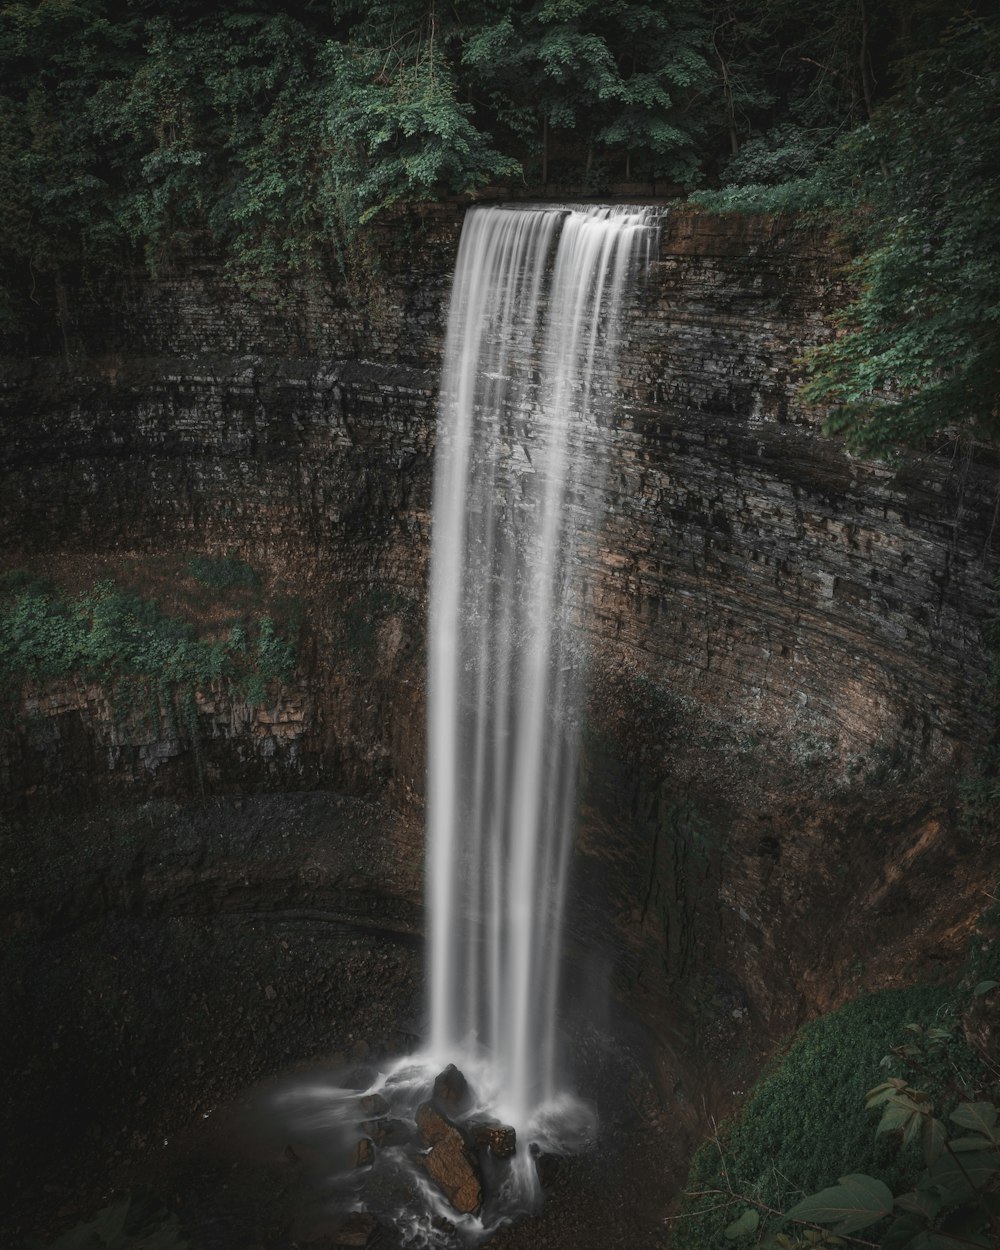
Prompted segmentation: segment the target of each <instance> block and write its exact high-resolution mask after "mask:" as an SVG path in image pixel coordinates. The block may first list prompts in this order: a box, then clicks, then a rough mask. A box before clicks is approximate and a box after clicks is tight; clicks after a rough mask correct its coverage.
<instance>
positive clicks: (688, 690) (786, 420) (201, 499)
mask: <svg viewBox="0 0 1000 1250" xmlns="http://www.w3.org/2000/svg"><path fill="white" fill-rule="evenodd" d="M460 218H461V208H460V207H459V206H455V205H443V206H439V207H437V208H435V209H431V210H428V211H427V212H426V213H425V214H424V216H423V217H422V218H420V219H413V220H411V221H409V222H408V223H405V224H406V229H407V230H408V231H409V232H410V238H411V243H410V244H408V245H407V246H405V247H402V246H396V247H395V248H392V247H390V249H389V250H388V252H387V256H386V261H387V263H386V266H385V270H384V274H383V277H382V279H381V284H380V287H379V289H378V290H377V291H375V292H373V296H372V303H371V306H370V307H367V308H365V307H360V306H359V305H358V303H357V302H356V301H354V300H352V299H351V297H350V296H349V295H348V293H347V292H346V291H344V290H342V289H340V288H337V287H334V286H328V287H318V288H312V289H307V288H305V287H302V286H292V287H290V288H289V290H288V291H286V292H285V293H284V301H283V305H282V307H281V309H280V310H279V309H277V308H276V307H274V306H272V305H271V304H269V303H268V302H267V301H264V300H262V301H261V302H259V303H254V302H252V301H249V300H246V299H238V298H236V297H234V295H233V293H232V292H231V290H230V289H229V288H228V287H227V286H226V284H225V283H224V281H223V280H222V279H221V277H220V274H219V270H218V267H217V266H215V265H214V264H213V263H212V261H211V258H207V257H192V258H191V260H190V263H189V264H188V265H186V266H179V267H178V268H177V269H176V271H175V273H174V275H173V276H168V277H165V278H163V279H161V280H160V281H158V282H156V283H149V282H147V283H139V284H137V285H136V287H135V290H134V292H133V293H132V294H131V295H130V296H129V300H130V304H129V307H128V308H127V309H125V310H124V311H123V310H121V309H116V310H109V309H107V308H104V309H80V310H79V326H80V327H85V329H79V330H78V331H77V332H76V333H75V335H74V334H71V335H70V338H71V343H70V346H71V349H72V351H71V355H70V362H69V364H68V365H67V363H66V360H65V359H63V358H62V357H61V356H60V354H59V353H58V352H57V351H56V350H55V349H54V350H53V351H52V353H51V354H50V355H48V356H39V357H35V358H25V357H23V356H15V357H12V358H9V359H5V360H3V362H2V366H0V424H2V429H3V437H2V438H0V529H2V531H3V534H4V540H5V541H4V543H3V544H2V547H0V552H2V554H0V560H2V561H3V566H4V568H7V567H11V568H13V567H23V566H29V567H34V568H37V567H39V566H41V565H44V566H45V568H46V569H47V570H48V571H50V573H51V574H52V575H53V576H55V577H59V578H62V579H63V580H64V581H66V582H67V583H68V584H70V585H81V586H82V585H85V584H87V585H89V584H91V583H92V582H93V581H94V580H95V579H96V578H98V577H115V578H119V579H121V580H123V581H124V583H125V584H130V585H131V584H137V585H141V586H144V587H146V588H147V589H148V591H149V593H151V594H153V595H154V596H157V597H159V598H160V599H161V601H162V602H164V603H166V604H169V597H170V595H171V593H172V591H173V584H174V573H173V572H172V570H175V569H176V565H175V564H171V563H170V562H171V561H172V560H174V561H176V560H177V559H182V558H183V557H184V556H187V555H191V554H198V553H204V552H209V553H214V554H219V553H222V552H225V551H227V550H229V549H230V548H232V549H235V550H236V551H237V552H238V553H239V554H240V555H241V556H242V557H243V558H244V559H246V560H248V561H249V562H250V563H252V564H253V566H254V567H255V568H257V569H259V570H260V572H261V574H262V577H263V579H264V581H265V583H266V584H267V586H268V588H269V590H270V591H271V592H273V593H274V594H275V595H280V596H285V597H288V598H290V599H294V600H295V601H296V602H297V603H299V604H300V606H301V609H302V616H303V619H304V622H305V626H304V633H303V645H302V647H301V649H300V653H301V659H300V664H299V669H298V671H297V674H296V679H295V682H294V684H292V685H289V687H288V688H286V689H276V690H273V691H271V692H270V694H269V698H268V706H266V707H263V708H255V709H250V711H247V709H245V708H237V707H233V706H231V705H230V704H228V703H227V702H226V700H225V699H222V698H219V699H215V698H209V699H207V701H206V702H204V703H203V704H202V705H201V706H200V708H199V709H198V712H197V716H198V718H199V723H200V725H201V735H200V737H201V742H202V744H203V751H202V753H203V766H204V775H203V777H201V779H200V780H199V774H198V773H197V771H196V767H195V759H194V752H193V750H192V746H191V743H190V742H188V741H186V740H184V739H183V738H180V737H175V738H172V739H168V738H167V737H166V736H165V734H164V731H163V728H162V727H161V726H157V725H153V726H146V727H144V728H143V727H138V726H132V727H129V726H122V725H120V724H118V723H117V722H116V720H115V717H114V715H113V711H112V710H111V707H110V701H109V698H108V692H107V691H102V690H101V689H99V688H97V687H93V688H87V689H77V688H73V689H68V688H55V687H33V688H31V689H25V690H24V691H23V692H22V698H21V702H20V708H19V714H18V715H17V716H16V717H15V718H14V719H13V720H12V721H9V722H8V724H7V727H6V728H5V730H4V732H3V735H2V737H0V786H2V787H3V791H4V796H5V799H4V801H5V802H7V803H9V804H13V805H15V806H17V805H22V806H23V805H27V806H29V807H30V806H31V805H32V804H36V803H38V802H40V801H41V800H46V801H47V800H49V799H53V800H59V799H60V798H62V799H65V798H66V797H67V796H69V797H71V798H72V799H73V800H74V801H75V800H76V799H77V798H81V799H82V798H89V799H92V800H95V799H96V800H99V801H102V802H103V801H104V800H105V798H106V797H107V795H108V794H109V793H116V794H128V795H135V796H140V797H145V796H148V795H151V794H152V795H156V794H160V795H166V796H170V795H176V794H178V793H181V794H183V793H185V792H189V791H191V790H192V788H194V787H196V786H198V785H200V784H204V786H205V787H206V789H207V790H208V791H209V792H210V793H211V792H212V791H213V790H216V789H224V788H226V787H227V786H229V787H232V788H236V789H241V788H248V787H253V788H259V789H269V790H274V789H295V790H298V789H302V788H305V787H310V786H313V785H316V784H323V785H326V786H329V787H331V788H336V789H337V790H339V791H341V792H344V793H348V794H358V793H362V792H368V793H378V794H381V795H384V796H386V798H387V799H388V800H390V801H392V802H394V803H396V804H397V805H398V806H399V807H400V808H402V809H405V810H407V811H409V812H411V813H412V815H413V821H412V827H413V828H414V829H418V827H419V813H420V805H421V793H422V778H423V774H424V758H423V724H424V716H423V710H424V690H423V671H424V639H423V620H424V609H425V594H426V590H425V588H426V562H427V553H428V531H429V518H430V504H431V499H430V481H431V476H430V475H431V455H432V451H433V444H434V437H435V430H434V412H435V406H434V405H435V388H436V384H437V368H438V363H439V355H440V347H441V341H442V329H443V313H444V307H445V302H446V298H447V291H448V285H449V280H450V275H451V271H452V267H453V264H454V257H455V249H456V244H457V238H458V231H459V227H460ZM390 242H391V240H390ZM836 272H837V262H836V259H835V258H833V259H831V257H830V255H829V248H828V245H827V243H826V241H825V240H822V239H819V238H816V237H814V236H810V235H809V234H807V233H805V232H796V231H792V230H785V229H782V228H781V227H780V226H779V225H778V224H776V223H775V222H773V221H769V220H766V219H758V218H747V219H727V218H724V217H712V216H709V215H707V214H703V213H700V212H697V211H691V210H676V211H673V212H672V213H671V214H670V215H669V216H668V218H667V219H666V221H665V224H664V230H663V235H662V240H661V247H660V251H659V254H658V256H657V258H656V259H655V261H654V264H653V266H652V269H651V272H650V274H649V276H648V279H647V280H646V282H645V283H644V284H643V285H642V286H641V287H640V288H639V290H638V292H637V294H636V296H635V299H634V301H633V304H632V307H631V309H630V313H629V322H628V329H627V331H626V333H625V335H624V338H623V342H622V350H621V353H620V364H619V371H618V376H617V377H616V378H614V379H613V380H611V381H612V382H613V385H614V387H615V389H616V391H617V393H618V396H619V403H618V408H617V415H616V418H615V425H616V432H615V440H614V447H613V451H612V452H611V455H610V460H609V463H608V465H607V480H606V482H600V483H599V482H594V483H592V484H591V487H592V488H593V489H598V488H601V487H604V486H606V488H607V499H608V511H607V519H606V523H605V525H604V527H603V529H602V530H601V532H600V533H598V534H594V535H593V536H592V538H591V540H590V541H589V543H588V544H587V547H586V549H585V551H584V552H583V553H582V555H581V559H582V560H583V561H584V565H585V567H584V574H585V578H584V580H585V587H586V588H585V591H584V593H583V596H582V600H581V604H580V614H581V620H582V622H583V625H584V627H585V629H586V630H587V631H588V632H589V634H590V636H591V639H592V643H593V653H594V658H593V663H592V683H591V687H592V688H591V698H590V706H589V709H588V719H587V723H586V724H585V725H584V726H583V727H582V730H583V732H582V738H583V743H584V759H583V772H584V782H583V820H582V825H581V830H580V837H579V847H578V850H579V854H578V857H577V865H576V878H575V880H576V888H577V897H576V898H575V900H574V901H573V904H572V906H571V907H570V909H569V911H568V917H569V920H568V923H569V927H570V944H571V960H572V961H574V966H573V968H572V969H571V971H572V972H573V973H574V974H575V975H574V976H573V978H572V979H573V982H574V984H575V985H576V986H577V987H578V988H580V989H581V991H582V992H583V1002H582V1005H581V1011H582V1012H583V1013H584V1014H586V1012H587V1011H588V1009H589V1006H588V1002H587V1000H586V992H587V991H589V989H590V987H591V986H593V987H594V994H595V997H596V996H599V995H600V996H603V994H604V993H605V991H606V989H607V988H608V986H609V985H610V987H611V988H612V989H613V991H614V993H616V994H617V995H618V996H619V998H621V999H623V1000H624V1001H626V1002H627V1003H628V1004H629V1005H630V1006H631V1008H632V1009H633V1010H634V1011H635V1012H636V1014H637V1015H638V1017H639V1018H640V1020H641V1021H642V1022H643V1024H644V1026H645V1027H646V1028H648V1029H649V1030H650V1031H651V1033H652V1034H653V1035H654V1036H656V1037H658V1038H660V1039H668V1038H669V1039H672V1040H671V1045H672V1047H673V1051H674V1053H673V1054H668V1052H667V1050H666V1042H665V1041H664V1042H663V1052H662V1054H661V1055H660V1062H661V1064H662V1067H663V1071H664V1075H665V1077H667V1076H669V1080H668V1085H669V1087H675V1086H676V1088H677V1089H678V1090H679V1091H680V1092H678V1093H677V1095H676V1098H675V1100H674V1103H673V1104H672V1105H671V1108H670V1115H671V1117H672V1121H673V1122H674V1123H676V1124H677V1125H678V1126H680V1127H681V1128H683V1126H685V1125H687V1126H688V1127H689V1128H690V1129H691V1131H692V1132H694V1131H696V1130H697V1129H698V1127H699V1124H700V1119H701V1116H702V1106H703V1102H702V1099H704V1103H705V1105H708V1106H710V1107H712V1108H714V1109H715V1110H716V1111H719V1110H722V1109H724V1105H725V1102H726V1099H727V1098H729V1097H731V1093H732V1089H733V1088H736V1086H737V1084H738V1082H739V1079H740V1074H739V1073H737V1074H736V1076H735V1077H732V1078H730V1076H729V1075H728V1074H727V1076H726V1077H725V1078H717V1077H716V1076H715V1075H713V1074H714V1073H715V1072H717V1071H720V1070H721V1069H720V1059H721V1058H723V1057H725V1056H731V1055H734V1054H737V1053H739V1054H743V1055H745V1056H746V1057H747V1059H746V1071H748V1072H749V1071H752V1070H753V1068H754V1066H755V1065H756V1063H757V1062H758V1059H759V1056H760V1055H761V1054H762V1053H763V1052H765V1051H766V1050H767V1049H768V1048H769V1047H770V1046H771V1045H773V1043H774V1042H775V1041H776V1040H777V1039H778V1038H780V1037H781V1036H782V1035H783V1034H785V1033H787V1031H788V1030H789V1029H790V1028H791V1027H793V1026H794V1025H795V1024H796V1023H797V1022H798V1021H799V1020H800V1019H801V1018H802V1017H803V1015H805V1014H807V1013H809V1012H813V1011H816V1010H820V1009H823V1008H826V1007H829V1006H832V1005H834V1004H835V1003H837V1002H838V1001H840V1000H842V999H843V998H844V997H846V996H848V995H850V994H852V993H854V992H855V991H856V990H858V989H860V988H864V987H866V986H876V985H885V984H892V983H894V982H896V981H899V980H906V979H909V978H911V977H912V976H913V975H914V974H915V973H916V972H919V971H921V970H927V969H939V970H946V969H947V967H948V964H949V961H950V960H953V959H954V958H955V956H956V955H957V954H958V953H959V952H960V951H961V950H962V949H963V947H964V944H965V939H966V936H967V933H968V928H969V923H970V918H971V917H972V916H973V915H974V914H975V913H976V912H978V910H979V907H980V904H981V899H982V889H983V887H984V886H985V885H987V884H990V883H991V882H992V879H993V867H992V865H991V863H990V854H991V852H990V849H989V847H988V846H986V845H980V844H979V843H977V842H976V841H975V840H974V839H971V838H969V837H968V836H967V835H965V834H964V833H963V832H962V830H961V828H960V825H959V821H958V819H957V815H956V807H955V783H956V779H957V778H958V777H959V776H960V775H961V773H962V770H963V769H964V768H965V767H966V766H967V765H968V763H969V760H970V757H971V756H972V755H973V754H974V753H975V751H976V749H977V744H979V743H981V742H982V741H983V739H984V737H985V735H986V733H987V725H986V721H987V709H986V707H985V704H984V701H983V699H982V697H981V691H982V686H983V682H984V679H985V675H986V673H987V670H988V667H989V657H988V656H987V654H986V653H985V651H984V648H983V646H982V644H981V631H982V627H983V624H984V622H985V621H986V619H987V617H988V615H989V613H990V611H991V610H992V606H993V602H994V600H993V590H992V579H993V576H994V572H995V570H996V568H997V550H996V542H997V534H998V533H1000V531H998V530H997V529H996V526H995V521H996V515H997V486H996V482H997V477H996V464H995V460H994V459H993V458H992V457H991V455H990V454H989V453H988V452H986V451H985V450H982V449H975V448H973V449H962V448H957V447H952V446H946V447H942V448H939V449H936V450H935V449H932V450H929V451H928V452H927V453H926V454H923V455H920V456H903V457H900V458H899V459H898V460H896V461H894V462H892V463H891V464H887V463H869V462H860V461H857V460H855V459H853V458H852V457H850V456H848V455H846V454H845V453H844V451H843V450H842V448H841V447H840V445H839V444H838V443H836V442H834V441H832V440H828V439H825V438H823V437H822V436H821V435H820V434H819V432H818V430H817V428H816V427H817V422H816V418H815V416H814V415H813V414H810V413H808V412H806V411H805V410H803V409H802V408H801V406H799V405H798V403H797V401H796V397H795V396H796V382H797V376H796V365H795V363H794V362H795V360H796V358H797V357H798V356H799V355H800V354H801V352H802V350H803V348H804V347H805V346H807V345H808V344H809V343H811V342H813V341H816V340H817V339H819V338H820V337H821V336H822V335H823V334H825V333H826V332H827V331H826V330H825V329H824V326H823V322H822V315H823V313H824V311H825V310H828V309H829V308H831V307H832V306H834V305H835V304H836V303H837V302H838V301H840V300H841V299H842V298H843V294H844V293H843V291H842V290H841V289H840V288H839V287H838V279H837V278H836V276H835V275H836ZM0 571H2V570H0ZM203 624H205V625H206V627H209V626H210V625H211V622H210V621H205V622H203ZM393 853H394V854H395V855H396V856H398V860H391V862H390V860H387V861H386V862H385V863H383V864H381V865H380V868H379V871H381V872H383V873H384V874H386V875H391V874H392V873H394V872H396V871H397V869H398V868H399V865H400V864H405V866H406V869H407V871H408V872H409V871H412V870H413V868H414V866H415V865H416V864H417V863H418V862H419V855H420V851H419V834H416V835H415V836H414V837H413V838H411V839H409V840H407V839H405V838H400V839H399V840H398V842H397V843H396V845H395V848H394V852H393ZM390 859H391V857H390ZM40 862H41V861H40ZM344 880H345V881H348V880H349V877H348V875H345V878H344ZM942 882H946V883H947V886H946V888H943V887H942ZM344 889H345V891H346V892H350V887H349V886H348V885H345V887H344ZM595 967H607V968H609V969H610V971H609V973H608V976H607V977H606V978H604V979H601V978H598V977H595V976H594V975H593V974H592V972H591V970H592V969H593V968H595ZM602 1001H603V997H602ZM598 1006H599V1004H598ZM596 1009H597V1008H596V1007H595V1010H596ZM679 1055H686V1056H687V1057H686V1058H678V1056H679ZM678 1066H679V1067H680V1068H681V1069H683V1072H684V1079H683V1081H681V1080H679V1079H675V1074H676V1072H677V1071H678ZM435 1149H436V1147H435ZM432 1153H433V1151H432ZM453 1153H455V1154H456V1158H458V1157H460V1154H461V1152H460V1151H459V1150H458V1147H457V1145H455V1147H454V1152H453ZM469 1200H471V1199H469ZM470 1209H471V1208H470Z"/></svg>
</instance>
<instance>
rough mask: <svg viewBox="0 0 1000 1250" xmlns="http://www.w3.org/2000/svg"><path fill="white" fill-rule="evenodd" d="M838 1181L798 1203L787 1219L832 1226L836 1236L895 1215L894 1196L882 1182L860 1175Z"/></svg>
mask: <svg viewBox="0 0 1000 1250" xmlns="http://www.w3.org/2000/svg"><path fill="white" fill-rule="evenodd" d="M839 1180H840V1183H839V1184H837V1185H832V1186H831V1187H830V1188H829V1189H824V1190H822V1191H821V1192H820V1193H818V1194H812V1195H811V1196H810V1197H808V1198H803V1200H802V1201H801V1202H798V1203H796V1205H795V1206H794V1207H792V1209H791V1210H790V1211H789V1212H788V1213H787V1214H788V1218H789V1219H792V1220H804V1221H807V1222H809V1223H813V1224H833V1225H835V1228H834V1231H835V1232H838V1233H853V1232H857V1230H858V1229H860V1228H867V1227H868V1225H869V1224H874V1223H875V1222H876V1221H877V1220H881V1219H883V1218H884V1217H885V1216H887V1215H890V1214H891V1213H892V1193H891V1192H890V1190H889V1187H888V1186H887V1185H885V1184H884V1183H883V1182H882V1181H879V1180H875V1178H874V1177H871V1176H865V1175H864V1174H863V1173H861V1172H854V1173H852V1174H851V1175H849V1176H841V1177H840V1178H839Z"/></svg>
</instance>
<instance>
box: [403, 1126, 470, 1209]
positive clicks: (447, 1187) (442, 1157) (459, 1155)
mask: <svg viewBox="0 0 1000 1250" xmlns="http://www.w3.org/2000/svg"><path fill="white" fill-rule="evenodd" d="M416 1119H417V1128H418V1129H419V1130H420V1138H421V1141H422V1142H423V1143H424V1145H425V1146H429V1147H430V1150H428V1152H427V1154H425V1155H423V1156H422V1158H421V1160H420V1162H421V1164H422V1166H423V1168H424V1170H425V1171H426V1172H427V1175H428V1176H429V1177H430V1178H431V1180H432V1181H434V1183H435V1184H436V1185H437V1186H438V1188H439V1189H440V1190H441V1192H442V1193H443V1194H444V1196H445V1197H446V1198H447V1199H448V1201H449V1202H450V1203H451V1205H452V1206H453V1207H454V1208H455V1210H456V1211H458V1212H459V1214H461V1215H474V1214H476V1213H477V1212H478V1211H479V1209H480V1207H481V1206H482V1204H483V1185H482V1179H481V1177H480V1175H479V1169H478V1167H477V1166H476V1160H475V1159H474V1158H473V1156H472V1154H471V1152H470V1150H469V1148H468V1146H467V1145H466V1143H465V1138H464V1137H463V1136H462V1134H461V1133H460V1132H459V1130H458V1128H456V1126H455V1125H454V1124H452V1123H451V1121H450V1120H447V1119H446V1118H445V1117H444V1116H443V1115H442V1114H441V1113H440V1112H439V1111H437V1110H436V1109H435V1108H434V1107H433V1106H432V1105H431V1103H429V1102H425V1103H421V1105H420V1106H419V1107H418V1108H417V1117H416Z"/></svg>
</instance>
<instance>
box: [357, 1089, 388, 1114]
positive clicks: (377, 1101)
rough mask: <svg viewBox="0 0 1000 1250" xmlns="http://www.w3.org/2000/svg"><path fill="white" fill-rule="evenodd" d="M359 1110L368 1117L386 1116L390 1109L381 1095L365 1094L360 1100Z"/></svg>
mask: <svg viewBox="0 0 1000 1250" xmlns="http://www.w3.org/2000/svg"><path fill="white" fill-rule="evenodd" d="M361 1110H362V1111H363V1112H364V1113H365V1115H369V1116H378V1115H388V1114H389V1111H390V1107H389V1103H388V1102H387V1101H386V1099H385V1098H383V1097H382V1095H381V1094H365V1096H364V1098H362V1099H361Z"/></svg>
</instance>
